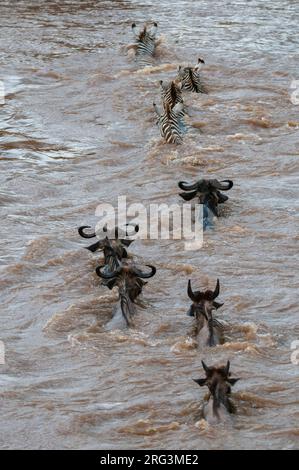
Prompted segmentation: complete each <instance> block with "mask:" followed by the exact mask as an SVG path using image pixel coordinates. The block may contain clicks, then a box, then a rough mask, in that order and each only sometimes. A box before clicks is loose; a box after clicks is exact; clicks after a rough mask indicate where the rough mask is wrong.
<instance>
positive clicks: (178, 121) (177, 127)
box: [153, 103, 185, 144]
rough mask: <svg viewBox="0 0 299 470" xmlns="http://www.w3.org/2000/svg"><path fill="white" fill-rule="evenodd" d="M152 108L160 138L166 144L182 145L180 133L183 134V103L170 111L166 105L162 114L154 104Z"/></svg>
mask: <svg viewBox="0 0 299 470" xmlns="http://www.w3.org/2000/svg"><path fill="white" fill-rule="evenodd" d="M153 106H154V109H155V111H156V113H157V115H158V119H157V124H158V126H159V128H160V133H161V136H162V137H163V138H164V139H165V141H166V142H167V143H168V144H182V143H183V138H182V133H183V132H185V124H184V121H183V119H184V110H183V103H177V104H176V105H175V106H174V107H173V108H172V109H171V108H170V106H169V105H168V104H167V103H166V104H165V105H164V112H163V113H162V114H161V113H160V112H159V110H158V107H157V105H156V104H155V103H153Z"/></svg>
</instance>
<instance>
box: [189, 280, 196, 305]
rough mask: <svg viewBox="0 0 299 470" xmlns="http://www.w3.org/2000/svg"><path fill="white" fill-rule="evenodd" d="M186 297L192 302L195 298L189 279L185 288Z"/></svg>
mask: <svg viewBox="0 0 299 470" xmlns="http://www.w3.org/2000/svg"><path fill="white" fill-rule="evenodd" d="M187 293H188V297H189V298H190V299H191V300H192V301H193V302H194V301H195V300H196V298H195V295H194V292H193V290H192V287H191V280H190V279H189V281H188V289H187Z"/></svg>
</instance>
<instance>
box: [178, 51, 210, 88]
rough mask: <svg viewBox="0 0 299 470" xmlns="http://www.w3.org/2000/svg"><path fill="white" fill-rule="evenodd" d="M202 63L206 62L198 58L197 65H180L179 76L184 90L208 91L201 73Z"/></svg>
mask: <svg viewBox="0 0 299 470" xmlns="http://www.w3.org/2000/svg"><path fill="white" fill-rule="evenodd" d="M202 63H204V61H203V60H202V59H198V64H197V65H196V66H195V67H181V66H180V67H179V70H178V77H177V78H178V80H180V82H181V84H182V90H187V91H191V92H195V93H206V91H205V89H204V87H203V84H202V82H201V79H200V75H199V69H200V65H201V64H202Z"/></svg>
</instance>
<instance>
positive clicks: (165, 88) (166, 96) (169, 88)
mask: <svg viewBox="0 0 299 470" xmlns="http://www.w3.org/2000/svg"><path fill="white" fill-rule="evenodd" d="M160 88H161V98H162V102H163V105H164V106H165V105H166V104H167V105H168V106H169V107H170V109H173V108H174V107H175V105H176V104H177V103H183V102H184V100H183V96H182V83H181V82H176V81H175V80H173V81H171V82H163V80H160Z"/></svg>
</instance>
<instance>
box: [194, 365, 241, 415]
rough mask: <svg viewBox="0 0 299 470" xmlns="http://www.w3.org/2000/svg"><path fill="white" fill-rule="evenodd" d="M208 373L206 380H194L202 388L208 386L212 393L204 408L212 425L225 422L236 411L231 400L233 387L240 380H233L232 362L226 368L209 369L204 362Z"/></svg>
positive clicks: (204, 412) (204, 367)
mask: <svg viewBox="0 0 299 470" xmlns="http://www.w3.org/2000/svg"><path fill="white" fill-rule="evenodd" d="M202 366H203V369H204V371H205V373H206V377H205V378H204V379H193V380H194V382H196V383H197V384H198V385H199V386H200V387H203V386H207V387H208V389H209V392H210V395H209V398H208V400H207V403H205V404H204V406H203V410H202V412H203V417H204V418H205V419H206V420H207V421H208V422H209V423H211V424H216V423H218V422H220V421H224V420H225V418H227V417H229V415H230V414H231V413H235V411H236V409H235V406H234V404H233V403H232V401H231V399H230V394H231V386H233V385H235V383H236V382H237V381H238V380H240V379H233V378H231V374H230V371H229V369H230V362H229V361H227V364H226V366H222V367H208V366H207V365H206V364H205V363H204V361H202Z"/></svg>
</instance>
